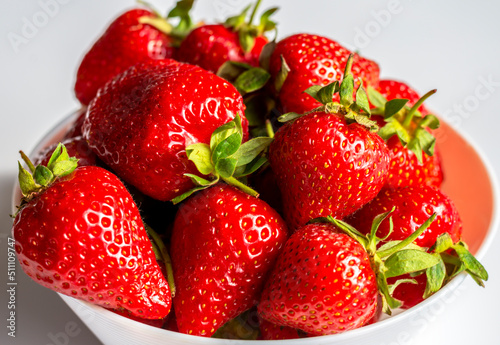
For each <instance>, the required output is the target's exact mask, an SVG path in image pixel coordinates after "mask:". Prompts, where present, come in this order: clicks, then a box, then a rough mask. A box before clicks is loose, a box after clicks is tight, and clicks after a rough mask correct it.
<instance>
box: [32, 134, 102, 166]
mask: <svg viewBox="0 0 500 345" xmlns="http://www.w3.org/2000/svg"><path fill="white" fill-rule="evenodd" d="M61 143H62V144H63V145H64V149H65V150H66V151H67V153H68V155H69V156H70V157H75V158H76V159H78V166H86V165H96V158H97V157H96V155H95V153H94V152H92V150H91V149H90V147H89V146H88V145H87V141H86V140H85V139H83V138H82V137H81V136H79V137H73V138H70V139H66V140H64V141H62V142H61ZM58 145H59V144H54V145H51V146H49V147H47V148H46V149H44V150H43V151H42V152H40V153H38V155H37V156H36V157H35V158H34V159H33V162H34V164H35V165H38V164H41V165H45V166H47V164H48V163H49V160H50V157H52V154H53V153H54V150H55V149H56V148H57V146H58Z"/></svg>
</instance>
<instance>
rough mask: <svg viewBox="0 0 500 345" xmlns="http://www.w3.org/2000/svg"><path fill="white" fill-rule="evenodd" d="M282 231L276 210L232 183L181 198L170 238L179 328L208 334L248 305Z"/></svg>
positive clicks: (281, 240) (282, 238) (281, 241)
mask: <svg viewBox="0 0 500 345" xmlns="http://www.w3.org/2000/svg"><path fill="white" fill-rule="evenodd" d="M286 237H287V229H286V226H285V224H284V222H283V221H282V219H281V217H280V216H279V215H278V214H277V213H276V211H274V210H273V209H271V208H270V207H269V206H268V205H267V204H266V203H265V202H264V201H262V200H260V199H257V198H255V197H252V196H250V195H247V194H245V193H244V192H242V191H240V190H238V189H236V188H234V187H232V186H228V185H225V184H217V185H215V186H213V187H211V188H209V189H205V190H203V191H201V192H199V193H197V194H195V195H194V196H193V197H191V198H189V199H187V200H186V201H185V202H184V203H183V204H181V207H180V209H179V211H178V213H177V216H176V220H175V223H174V229H173V235H172V241H171V257H172V264H173V269H174V277H175V282H176V285H177V293H176V296H175V298H174V302H175V303H174V307H175V314H176V316H177V324H178V327H179V331H180V332H182V333H187V334H192V335H200V336H205V337H209V336H211V335H212V334H214V332H215V331H216V330H217V329H218V328H219V327H221V326H222V325H223V324H224V323H226V322H227V321H229V320H230V319H232V318H234V317H236V316H237V315H239V314H240V313H242V312H243V311H245V310H247V309H250V308H251V307H252V306H253V305H254V303H255V301H256V299H257V298H258V295H259V293H260V291H261V289H262V285H263V283H264V279H265V278H266V275H267V273H268V271H269V270H270V269H271V268H272V265H273V264H274V261H275V258H276V257H277V255H278V253H279V251H280V250H281V248H282V246H283V244H284V242H285V241H286Z"/></svg>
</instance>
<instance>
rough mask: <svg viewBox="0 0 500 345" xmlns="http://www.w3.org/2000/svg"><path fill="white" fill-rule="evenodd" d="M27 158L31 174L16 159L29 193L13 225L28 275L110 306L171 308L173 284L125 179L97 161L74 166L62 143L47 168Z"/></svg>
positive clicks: (155, 313)
mask: <svg viewBox="0 0 500 345" xmlns="http://www.w3.org/2000/svg"><path fill="white" fill-rule="evenodd" d="M26 163H27V164H28V167H29V169H30V170H31V173H30V172H28V171H27V170H25V169H24V168H22V166H21V165H20V164H19V169H20V171H19V182H20V187H21V190H22V192H23V195H24V199H23V201H22V204H21V206H20V209H19V211H18V213H17V215H16V218H15V221H14V225H13V228H12V233H13V236H14V239H15V242H16V244H15V248H16V253H17V256H18V259H19V263H20V265H21V267H22V268H23V270H24V271H25V272H26V274H28V276H30V277H31V278H32V279H33V280H35V281H36V282H37V283H39V284H41V285H43V286H45V287H47V288H50V289H52V290H55V291H57V292H59V293H62V294H65V295H68V296H72V297H75V298H78V299H82V300H85V301H89V302H91V303H94V304H97V305H100V306H103V307H105V308H112V309H119V310H121V309H126V310H128V311H130V313H131V314H132V315H134V316H137V317H142V318H146V319H161V318H164V317H165V316H166V315H167V314H168V313H169V311H170V304H171V296H170V289H169V285H168V283H167V281H166V280H165V279H164V278H163V275H162V272H161V271H160V268H159V267H158V265H157V263H156V260H155V255H154V253H153V249H152V246H151V243H150V242H149V240H148V236H147V233H146V231H145V229H144V225H143V223H142V220H141V218H140V215H139V211H138V210H137V206H136V205H135V204H134V202H133V201H132V197H131V196H130V194H129V193H128V191H127V190H126V189H125V187H124V186H123V184H122V183H121V182H120V180H119V179H118V178H117V177H116V176H114V175H113V174H111V173H110V172H108V171H106V170H104V169H102V168H99V167H93V166H86V167H78V168H76V164H77V163H76V160H75V159H73V158H69V157H68V156H67V154H66V153H65V150H62V149H60V148H59V150H56V151H55V153H54V156H53V157H52V158H51V160H50V162H49V164H48V166H47V167H43V166H41V165H39V166H37V167H36V168H35V167H34V166H33V164H32V163H31V162H30V161H29V160H28V159H26ZM75 168H76V169H75ZM32 174H33V175H32Z"/></svg>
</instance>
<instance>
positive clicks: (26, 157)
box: [19, 151, 36, 173]
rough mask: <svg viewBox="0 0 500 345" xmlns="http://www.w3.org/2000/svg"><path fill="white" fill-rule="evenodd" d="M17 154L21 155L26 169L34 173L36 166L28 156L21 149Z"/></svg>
mask: <svg viewBox="0 0 500 345" xmlns="http://www.w3.org/2000/svg"><path fill="white" fill-rule="evenodd" d="M19 154H20V155H21V158H22V159H23V161H24V162H25V163H26V165H27V166H28V169H30V171H31V173H34V172H35V169H36V168H35V166H34V165H33V163H32V162H31V160H30V159H29V158H28V156H27V155H26V154H25V153H24V152H23V151H19Z"/></svg>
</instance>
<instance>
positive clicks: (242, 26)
mask: <svg viewBox="0 0 500 345" xmlns="http://www.w3.org/2000/svg"><path fill="white" fill-rule="evenodd" d="M259 4H260V0H259V1H257V2H256V4H255V6H254V9H253V12H252V15H251V18H250V20H249V21H248V22H245V19H246V15H247V12H248V10H249V9H250V8H249V7H247V8H246V9H245V10H244V11H243V13H242V14H240V15H238V16H236V17H232V18H229V19H228V20H227V21H226V23H225V24H215V25H203V26H201V27H198V28H196V29H194V30H193V31H191V33H190V34H189V35H188V36H187V37H186V38H185V39H184V40H183V41H182V43H181V45H180V47H179V54H178V58H179V61H183V62H187V63H190V64H193V65H198V66H200V67H202V68H204V69H206V70H208V71H211V72H214V73H215V72H217V71H218V70H219V68H220V67H221V66H222V65H223V64H224V63H225V62H227V61H234V62H242V63H246V64H249V65H251V66H254V67H257V66H259V57H260V53H261V51H262V48H263V47H264V45H266V43H267V42H268V39H267V38H266V37H265V36H264V33H265V32H266V31H269V30H272V29H274V28H275V26H276V24H275V23H274V22H272V21H270V20H269V16H270V15H271V14H273V13H274V12H275V11H276V10H277V9H276V8H273V9H270V10H268V11H266V12H265V13H264V14H263V15H262V19H261V22H260V25H258V26H257V25H253V24H252V21H253V18H254V17H255V14H256V11H257V8H258V6H259Z"/></svg>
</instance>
